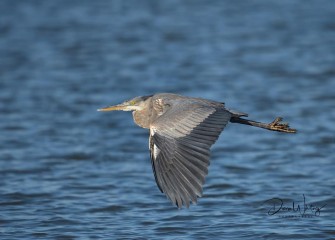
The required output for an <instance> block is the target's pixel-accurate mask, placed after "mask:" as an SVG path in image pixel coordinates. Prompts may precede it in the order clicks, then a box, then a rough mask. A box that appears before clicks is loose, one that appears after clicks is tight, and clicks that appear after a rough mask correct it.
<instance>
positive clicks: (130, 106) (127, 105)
mask: <svg viewBox="0 0 335 240" xmlns="http://www.w3.org/2000/svg"><path fill="white" fill-rule="evenodd" d="M151 97H152V95H150V96H141V97H135V98H133V99H131V100H128V101H125V102H123V103H121V104H118V105H112V106H108V107H104V108H100V109H98V111H101V112H107V111H139V110H142V109H144V108H145V107H146V101H147V100H148V99H149V98H151Z"/></svg>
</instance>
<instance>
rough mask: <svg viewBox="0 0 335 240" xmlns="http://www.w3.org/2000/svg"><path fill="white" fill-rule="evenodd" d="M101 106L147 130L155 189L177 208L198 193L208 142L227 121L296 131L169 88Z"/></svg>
mask: <svg viewBox="0 0 335 240" xmlns="http://www.w3.org/2000/svg"><path fill="white" fill-rule="evenodd" d="M99 110H100V111H112V110H123V111H133V118H134V122H135V123H136V124H137V125H139V126H140V127H142V128H147V129H150V136H149V148H150V156H151V163H152V169H153V172H154V175H155V180H156V183H157V185H158V187H159V189H160V190H161V191H162V192H164V193H165V194H166V195H167V197H168V198H169V199H170V200H171V201H172V202H173V203H175V204H176V205H177V206H178V207H179V208H180V207H182V205H185V206H186V207H189V204H190V202H193V203H196V202H197V197H201V196H202V186H203V184H204V182H205V177H206V175H207V173H208V166H209V160H210V147H211V146H212V145H213V144H214V143H215V141H216V140H217V139H218V137H219V135H220V133H221V132H222V131H223V129H224V127H225V126H226V125H227V123H228V122H229V121H230V122H237V123H242V124H247V125H252V126H256V127H261V128H265V129H269V130H274V131H280V132H288V133H293V132H295V130H294V129H290V128H289V126H288V124H281V123H279V121H280V120H281V119H280V118H277V119H276V120H275V121H273V122H272V123H270V124H264V123H259V122H255V121H252V120H248V119H243V118H241V117H246V116H247V114H245V113H240V112H237V111H233V110H229V109H227V108H225V105H224V103H220V102H216V101H211V100H207V99H202V98H192V97H185V96H180V95H176V94H170V93H159V94H155V95H151V96H143V97H136V98H134V99H132V100H130V101H126V102H124V103H122V104H120V105H115V106H111V107H106V108H103V109H99Z"/></svg>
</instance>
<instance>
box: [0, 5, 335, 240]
mask: <svg viewBox="0 0 335 240" xmlns="http://www.w3.org/2000/svg"><path fill="white" fill-rule="evenodd" d="M334 16H335V2H334V1H331V0H329V1H328V0H321V1H316V0H310V1H304V0H300V1H299V0H292V1H289V0H284V1H275V0H273V1H272V0H271V1H269V0H267V1H219V0H218V1H204V0H203V1H202V0H195V1H177V0H171V1H154V0H153V1H144V0H140V1H135V0H134V1H128V0H127V1H122V0H113V1H107V0H106V1H103V0H101V1H89V0H86V1H65V0H59V1H42V0H40V1H38V0H33V1H9V0H8V1H7V0H2V1H1V2H0V238H1V239H223V238H228V239H241V238H245V239H259V238H266V239H293V238H296V239H331V238H334V236H335V193H334V190H335V178H334V173H335V158H334V156H335V154H334V153H335V144H334V143H335V127H334V123H335V111H334V109H335V90H334V89H335V17H334ZM157 92H174V93H179V94H184V95H187V96H194V97H203V98H209V99H213V100H217V101H221V102H225V103H226V105H227V107H228V108H232V109H237V110H240V111H243V112H246V113H249V117H250V118H251V119H254V120H257V121H263V122H270V121H272V120H273V119H274V118H275V117H277V116H282V117H284V120H286V121H288V122H289V123H290V124H291V126H292V127H294V128H297V129H298V133H297V134H295V135H290V134H281V133H276V132H269V131H266V130H262V129H257V128H252V127H248V126H243V125H238V124H229V125H228V126H227V128H226V129H225V131H224V132H223V134H222V135H221V137H220V139H219V140H218V142H217V143H216V144H215V146H214V147H213V148H212V161H211V165H210V168H209V175H208V176H207V178H206V184H205V186H204V195H203V197H202V198H200V199H199V202H198V204H197V205H192V206H191V207H190V208H189V209H180V210H178V209H177V208H176V207H175V206H173V205H172V204H171V203H170V202H169V201H168V200H167V199H166V197H165V196H164V195H163V194H162V193H161V192H160V191H159V189H158V188H157V186H156V183H155V180H154V176H153V173H152V170H151V164H150V157H149V152H148V131H147V130H145V129H141V128H139V127H137V126H135V125H134V123H133V120H132V117H131V114H129V113H123V112H113V113H101V112H97V111H96V109H97V108H100V107H104V106H106V105H109V104H117V103H119V102H121V101H123V100H126V99H130V98H132V97H135V96H139V95H148V94H153V93H157ZM280 203H283V206H282V209H281V210H280V211H279V212H278V213H275V209H278V206H279V205H280ZM293 204H294V206H293ZM299 209H300V211H299Z"/></svg>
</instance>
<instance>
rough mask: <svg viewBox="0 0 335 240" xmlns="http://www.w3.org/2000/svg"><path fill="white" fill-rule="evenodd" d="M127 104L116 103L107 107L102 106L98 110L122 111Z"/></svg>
mask: <svg viewBox="0 0 335 240" xmlns="http://www.w3.org/2000/svg"><path fill="white" fill-rule="evenodd" d="M126 107H127V106H126V105H124V104H118V105H115V106H108V107H104V108H100V109H98V111H99V112H108V111H117V110H119V111H122V110H124V109H125V108H126Z"/></svg>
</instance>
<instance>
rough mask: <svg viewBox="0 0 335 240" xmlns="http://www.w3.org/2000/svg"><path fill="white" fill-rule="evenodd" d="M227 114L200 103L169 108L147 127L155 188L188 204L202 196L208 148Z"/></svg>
mask: <svg viewBox="0 0 335 240" xmlns="http://www.w3.org/2000/svg"><path fill="white" fill-rule="evenodd" d="M231 115H232V114H231V113H230V112H229V111H227V110H225V109H224V108H223V107H222V108H215V107H208V106H204V105H202V104H192V106H190V105H188V104H187V103H184V104H183V103H181V104H178V108H177V109H176V108H174V107H169V108H168V110H166V111H165V112H164V114H163V115H161V116H160V117H159V118H157V119H156V120H155V121H154V122H153V123H152V124H151V126H150V139H149V145H150V153H151V161H152V168H153V171H154V175H155V179H156V183H157V185H158V187H159V189H160V190H161V191H162V192H164V193H165V194H166V195H167V197H168V198H169V199H170V200H171V201H172V202H173V203H175V204H176V205H177V206H178V208H181V207H182V205H185V206H186V207H189V205H190V201H192V202H193V203H196V202H197V197H201V196H202V186H203V184H204V182H205V176H206V175H207V173H208V165H209V158H210V147H211V145H212V144H214V143H215V141H216V140H217V139H218V137H219V135H220V133H221V132H222V130H223V129H224V127H225V126H226V125H227V123H228V121H229V119H230V117H231Z"/></svg>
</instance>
